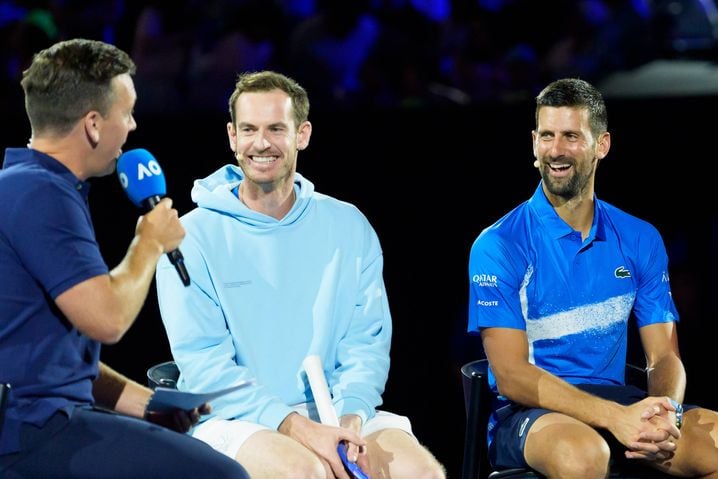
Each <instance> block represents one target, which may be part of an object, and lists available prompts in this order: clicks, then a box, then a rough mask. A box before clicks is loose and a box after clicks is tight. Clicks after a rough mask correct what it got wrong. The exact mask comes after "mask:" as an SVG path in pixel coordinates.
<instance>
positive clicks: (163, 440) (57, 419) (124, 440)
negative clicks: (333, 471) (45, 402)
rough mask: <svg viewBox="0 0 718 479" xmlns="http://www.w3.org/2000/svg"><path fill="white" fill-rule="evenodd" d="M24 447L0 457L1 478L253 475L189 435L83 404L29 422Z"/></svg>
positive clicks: (237, 477)
mask: <svg viewBox="0 0 718 479" xmlns="http://www.w3.org/2000/svg"><path fill="white" fill-rule="evenodd" d="M21 445H22V450H21V451H20V452H19V453H14V454H5V455H2V456H0V477H2V478H3V479H20V478H23V479H24V478H33V479H34V478H48V479H51V478H52V479H54V478H57V479H60V478H68V479H69V478H72V479H83V478H87V479H103V478H107V479H114V478H117V479H120V478H122V479H130V478H131V479H142V478H147V479H164V478H167V479H170V478H173V479H177V478H187V479H190V478H191V479H198V478H203V477H207V478H212V479H216V478H217V479H225V478H226V479H229V478H235V479H248V478H249V475H248V474H247V473H246V471H245V470H244V468H243V467H242V466H240V465H239V463H238V462H237V461H235V460H234V459H232V458H229V457H227V456H225V455H223V454H221V453H219V452H217V451H215V450H214V449H212V448H211V447H210V446H208V445H207V444H205V443H203V442H202V441H199V440H197V439H194V438H192V437H191V436H189V435H186V434H180V433H178V432H175V431H171V430H169V429H166V428H163V427H161V426H157V425H154V424H151V423H149V422H146V421H142V420H140V419H135V418H131V417H127V416H123V415H120V414H116V413H113V412H108V411H103V410H98V409H93V408H90V407H82V408H78V409H76V410H75V411H74V412H73V414H72V418H68V417H67V415H66V414H65V413H63V412H58V413H56V414H55V415H54V416H53V417H52V418H51V419H50V420H49V421H48V422H47V424H45V425H44V426H43V427H41V428H38V427H36V426H32V425H28V424H25V425H23V428H22V430H21Z"/></svg>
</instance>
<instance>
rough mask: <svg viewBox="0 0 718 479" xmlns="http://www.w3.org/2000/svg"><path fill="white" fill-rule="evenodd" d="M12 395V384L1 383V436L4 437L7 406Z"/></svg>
mask: <svg viewBox="0 0 718 479" xmlns="http://www.w3.org/2000/svg"><path fill="white" fill-rule="evenodd" d="M9 396H10V385H9V384H5V383H0V437H2V425H3V423H4V422H5V408H6V407H7V399H8V397H9Z"/></svg>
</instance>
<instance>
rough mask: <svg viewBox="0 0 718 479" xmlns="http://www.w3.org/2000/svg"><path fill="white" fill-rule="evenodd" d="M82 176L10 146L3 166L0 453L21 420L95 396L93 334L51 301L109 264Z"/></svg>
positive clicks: (15, 443) (40, 420) (12, 446)
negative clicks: (1, 416) (0, 417)
mask: <svg viewBox="0 0 718 479" xmlns="http://www.w3.org/2000/svg"><path fill="white" fill-rule="evenodd" d="M88 190H89V184H88V183H87V182H82V181H80V180H78V179H77V177H75V175H74V174H73V173H72V172H71V171H70V170H68V169H67V168H66V167H65V166H64V165H63V164H61V163H60V162H58V161H57V160H55V159H53V158H52V157H50V156H48V155H45V154H43V153H40V152H38V151H35V150H31V149H26V148H9V149H7V150H6V152H5V161H4V164H3V168H2V169H0V205H2V207H0V381H1V382H8V383H11V384H12V392H11V394H10V398H9V403H8V408H7V411H6V415H5V423H4V425H3V434H2V438H0V454H3V453H9V452H15V451H17V450H18V448H19V435H18V433H19V429H20V425H21V424H22V423H23V422H26V423H31V424H35V425H43V424H44V423H45V422H46V421H47V420H48V419H49V418H50V416H52V415H53V414H54V413H55V412H56V411H58V410H65V411H67V412H68V414H71V412H72V409H73V407H74V406H75V405H77V404H89V403H92V402H93V397H92V381H93V380H94V378H95V377H96V376H97V372H98V361H99V354H100V344H99V343H98V342H96V341H94V340H91V339H90V338H88V337H86V336H85V335H83V334H82V333H80V332H79V331H78V330H77V329H75V328H74V327H73V326H72V324H71V323H70V322H69V321H68V320H67V319H66V318H65V317H64V316H63V314H62V313H61V312H60V310H59V309H58V308H57V306H56V305H55V302H54V300H55V298H57V297H58V296H59V295H60V294H61V293H63V292H64V291H66V290H68V289H69V288H71V287H73V286H75V285H77V284H79V283H81V282H83V281H85V280H87V279H90V278H93V277H96V276H98V275H103V274H107V273H108V268H107V265H106V264H105V262H104V260H103V259H102V256H101V255H100V250H99V247H98V245H97V242H96V240H95V232H94V229H93V226H92V220H91V218H90V211H89V209H88V205H87V195H88Z"/></svg>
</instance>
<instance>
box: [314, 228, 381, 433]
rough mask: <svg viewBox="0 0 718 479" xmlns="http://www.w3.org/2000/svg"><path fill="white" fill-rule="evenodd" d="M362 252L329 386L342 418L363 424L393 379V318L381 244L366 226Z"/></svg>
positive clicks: (373, 413) (372, 412) (369, 417)
mask: <svg viewBox="0 0 718 479" xmlns="http://www.w3.org/2000/svg"><path fill="white" fill-rule="evenodd" d="M363 239H364V245H366V246H365V247H364V252H363V255H362V257H361V258H359V259H358V262H359V264H358V274H359V276H360V277H359V283H358V286H359V287H358V290H357V292H356V299H355V305H354V309H353V315H352V318H351V320H350V323H349V327H348V329H347V331H346V333H345V335H344V336H343V337H342V338H341V340H340V341H339V345H338V348H337V358H336V359H337V364H336V365H332V366H333V367H332V368H328V370H330V371H331V370H332V369H333V373H332V375H331V380H330V384H331V385H332V386H331V390H332V396H333V398H334V407H335V409H336V411H337V415H338V416H340V417H341V416H343V415H345V414H357V415H359V416H360V417H361V418H362V420H363V421H364V422H366V421H367V420H368V419H371V418H372V417H373V416H374V415H375V408H376V407H377V406H379V405H380V404H381V402H382V399H381V395H382V393H383V392H384V386H385V384H386V380H387V377H388V375H389V349H390V346H391V332H392V324H391V315H390V312H389V303H388V301H387V295H386V289H385V286H384V280H383V264H384V260H383V255H382V251H381V247H380V245H379V240H378V238H377V236H376V233H375V232H374V230H373V229H372V228H371V226H370V225H369V224H368V222H367V224H366V229H365V234H364V238H363ZM334 366H335V367H334Z"/></svg>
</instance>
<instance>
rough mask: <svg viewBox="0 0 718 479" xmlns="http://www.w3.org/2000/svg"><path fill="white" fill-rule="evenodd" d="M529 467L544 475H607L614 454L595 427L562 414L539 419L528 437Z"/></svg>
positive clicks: (551, 414) (526, 446) (525, 452)
mask: <svg viewBox="0 0 718 479" xmlns="http://www.w3.org/2000/svg"><path fill="white" fill-rule="evenodd" d="M524 457H525V459H526V462H527V464H528V465H529V466H530V467H531V468H533V469H536V470H538V471H540V472H542V473H544V474H556V473H557V471H564V472H566V471H567V469H568V471H569V473H570V471H571V470H574V471H576V472H578V471H582V470H584V468H587V469H588V470H591V471H593V470H601V471H603V470H605V471H606V472H607V471H608V465H609V460H610V457H611V451H610V448H609V445H608V443H607V442H606V440H605V439H604V438H603V437H602V436H601V434H600V433H599V432H598V431H596V430H595V429H594V428H593V427H591V426H589V425H587V424H585V423H583V422H581V421H579V420H577V419H574V418H572V417H570V416H566V415H564V414H559V413H553V412H551V413H547V414H543V415H542V416H540V417H538V418H537V419H536V420H535V421H534V423H533V424H532V425H531V426H530V428H529V431H528V433H527V435H526V443H525V446H524Z"/></svg>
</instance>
